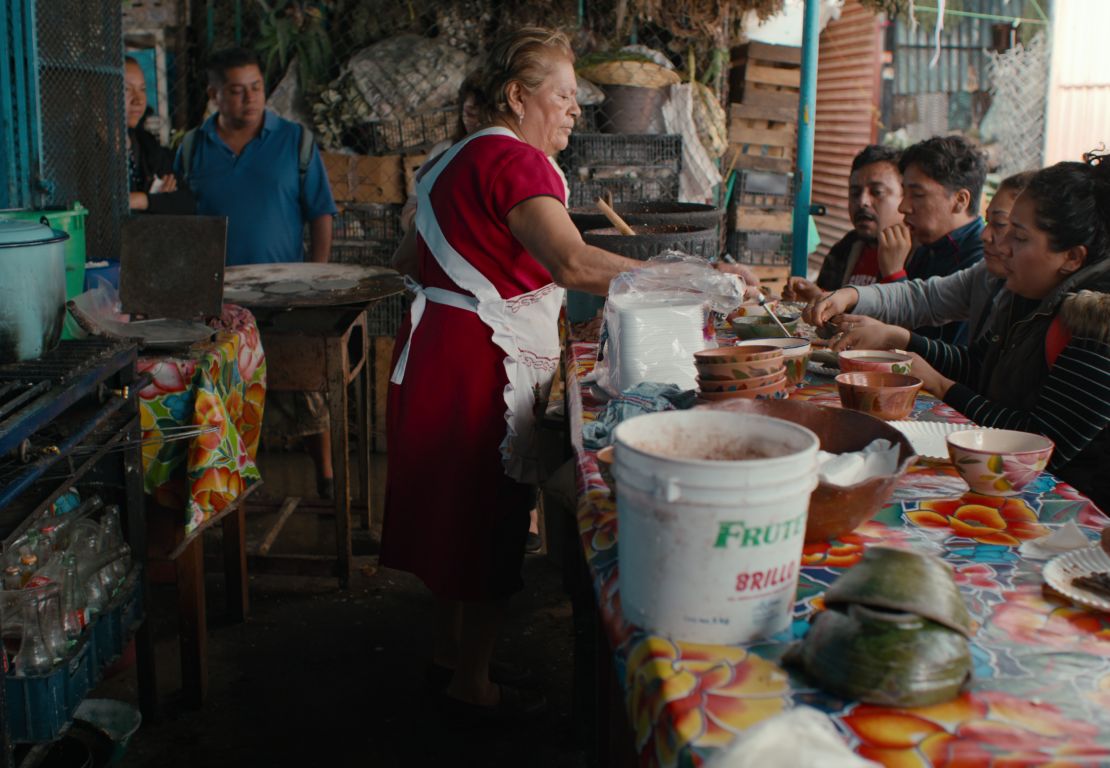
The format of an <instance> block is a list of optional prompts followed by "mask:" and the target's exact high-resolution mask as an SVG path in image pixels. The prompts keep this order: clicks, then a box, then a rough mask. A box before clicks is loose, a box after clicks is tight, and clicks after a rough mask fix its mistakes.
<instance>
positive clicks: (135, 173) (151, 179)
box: [123, 56, 196, 214]
mask: <svg viewBox="0 0 1110 768" xmlns="http://www.w3.org/2000/svg"><path fill="white" fill-rule="evenodd" d="M123 69H124V71H123V81H124V88H125V92H126V98H127V103H126V107H127V180H128V189H129V190H130V192H131V196H130V200H131V210H132V211H147V212H149V213H176V214H192V213H195V211H196V204H195V202H194V200H193V193H192V192H190V191H189V190H188V189H187V188H181V189H178V187H177V179H175V178H174V175H173V151H172V150H170V149H167V148H166V147H163V146H162V145H161V144H159V143H158V139H157V138H155V136H154V134H152V133H150V132H149V131H147V130H145V129H144V128H142V123H143V120H145V119H146V116H147V114H148V113H149V112H150V110H149V108H148V107H147V103H146V78H145V77H143V70H142V67H140V66H139V62H137V61H136V60H135V59H133V58H131V57H130V56H128V57H127V58H126V59H125V60H124V67H123Z"/></svg>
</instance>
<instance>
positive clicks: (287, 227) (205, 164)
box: [174, 48, 336, 498]
mask: <svg viewBox="0 0 1110 768" xmlns="http://www.w3.org/2000/svg"><path fill="white" fill-rule="evenodd" d="M208 97H209V99H210V100H211V101H213V102H215V105H216V109H217V112H216V114H214V115H212V116H211V117H210V118H208V119H207V120H205V121H204V123H203V124H202V125H201V126H200V127H199V128H195V129H193V130H191V131H189V132H188V133H187V134H186V135H185V138H184V139H183V140H182V142H181V147H180V148H179V149H178V152H177V157H176V159H175V161H174V174H175V175H176V176H177V178H178V179H183V180H184V183H185V184H187V185H188V188H189V189H191V190H192V192H193V195H194V197H195V198H196V201H197V213H198V214H201V215H207V216H226V217H227V264H228V266H236V265H240V264H277V263H288V262H300V261H305V260H306V258H305V249H304V227H305V224H306V223H307V224H308V229H309V248H308V256H307V260H308V261H314V262H326V261H328V257H329V255H330V252H331V237H332V217H333V216H335V214H336V208H335V200H334V199H333V198H332V194H331V187H330V186H329V184H328V177H327V173H326V172H325V170H324V163H323V160H321V159H320V153H319V152H318V151H317V149H316V145H315V142H314V141H313V139H312V134H311V132H309V131H308V130H307V129H305V128H303V127H302V126H300V125H298V124H297V123H294V122H290V121H289V120H285V119H283V118H281V117H278V116H277V115H276V114H274V113H273V112H271V111H269V110H268V109H266V84H265V82H264V80H263V77H262V67H261V65H260V64H259V61H258V57H257V56H256V55H255V54H254V52H253V51H249V50H246V49H244V48H231V49H228V50H224V51H220V52H218V53H215V54H213V56H212V58H211V59H210V60H209V62H208ZM262 429H263V436H264V437H265V438H266V439H267V440H269V439H277V440H278V441H282V442H283V441H285V440H286V439H288V438H296V437H303V438H304V440H305V446H306V447H307V449H308V453H309V455H311V456H312V459H313V461H314V463H315V464H316V486H317V491H318V492H319V495H320V496H321V497H323V498H332V497H333V496H334V480H333V479H332V477H333V474H332V461H331V446H330V441H329V435H328V411H327V407H326V405H325V402H324V398H323V395H322V394H320V393H318V392H295V393H271V394H270V395H269V396H268V397H267V399H266V411H265V418H264V420H263V425H262Z"/></svg>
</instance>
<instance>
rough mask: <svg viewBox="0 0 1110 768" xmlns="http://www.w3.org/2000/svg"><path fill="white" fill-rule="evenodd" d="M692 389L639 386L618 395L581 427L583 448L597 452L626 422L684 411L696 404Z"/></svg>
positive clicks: (653, 384)
mask: <svg viewBox="0 0 1110 768" xmlns="http://www.w3.org/2000/svg"><path fill="white" fill-rule="evenodd" d="M697 397H698V396H697V393H696V392H695V391H694V390H692V389H685V390H683V389H679V388H678V386H676V385H674V384H658V383H656V382H653V381H644V382H640V383H639V384H637V385H636V386H634V387H632V388H630V389H626V390H625V391H624V392H621V393H620V395H619V396H618V397H615V398H613V399H612V400H610V401H609V403H608V404H607V405H606V406H605V410H604V411H602V412H601V414H600V415H599V416H598V417H597V419H596V420H595V421H591V422H589V423H588V424H586V425H585V426H583V427H582V444H583V445H584V446H585V447H586V448H587V449H588V450H591V451H598V450H601V449H602V448H604V447H605V446H607V445H609V444H610V443H612V442H613V430H614V429H616V428H617V425H618V424H620V423H621V422H622V421H624V420H625V419H631V418H632V417H633V416H639V415H641V414H644V413H656V412H658V411H684V410H686V409H687V408H689V407H691V406H692V405H693V404H694V401H695V400H697Z"/></svg>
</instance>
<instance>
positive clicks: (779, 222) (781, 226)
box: [736, 205, 794, 232]
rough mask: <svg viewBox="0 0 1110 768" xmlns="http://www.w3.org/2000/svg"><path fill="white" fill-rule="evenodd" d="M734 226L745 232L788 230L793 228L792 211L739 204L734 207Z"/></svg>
mask: <svg viewBox="0 0 1110 768" xmlns="http://www.w3.org/2000/svg"><path fill="white" fill-rule="evenodd" d="M736 228H737V229H740V230H743V231H745V232H790V231H791V230H792V229H793V228H794V212H793V211H790V210H785V211H783V210H778V211H775V210H767V209H764V208H752V207H749V206H746V205H740V206H737V207H736Z"/></svg>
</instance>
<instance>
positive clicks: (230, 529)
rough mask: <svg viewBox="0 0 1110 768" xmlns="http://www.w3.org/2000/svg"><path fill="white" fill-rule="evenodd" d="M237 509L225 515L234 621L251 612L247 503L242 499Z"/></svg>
mask: <svg viewBox="0 0 1110 768" xmlns="http://www.w3.org/2000/svg"><path fill="white" fill-rule="evenodd" d="M237 507H238V508H237V509H236V510H235V511H234V512H232V513H231V514H229V515H228V516H227V517H225V518H224V519H223V532H224V579H225V581H226V583H227V613H228V616H229V617H230V618H231V620H232V621H234V622H240V621H244V620H245V619H246V618H247V614H248V613H250V591H249V585H248V580H247V522H246V505H245V504H243V503H242V500H241V501H240V502H238V504H237Z"/></svg>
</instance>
